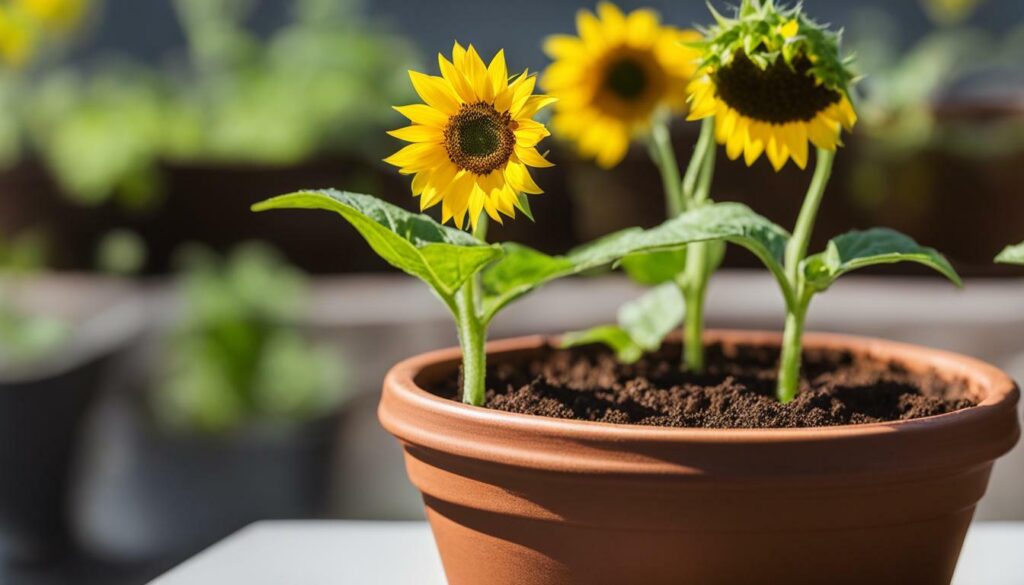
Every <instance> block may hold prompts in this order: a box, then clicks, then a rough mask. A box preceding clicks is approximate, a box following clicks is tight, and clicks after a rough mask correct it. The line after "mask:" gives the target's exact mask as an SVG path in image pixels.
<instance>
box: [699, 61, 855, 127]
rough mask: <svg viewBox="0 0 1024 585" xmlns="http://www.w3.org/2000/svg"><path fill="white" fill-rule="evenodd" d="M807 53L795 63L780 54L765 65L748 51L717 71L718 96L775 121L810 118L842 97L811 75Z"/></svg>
mask: <svg viewBox="0 0 1024 585" xmlns="http://www.w3.org/2000/svg"><path fill="white" fill-rule="evenodd" d="M810 69H811V62H810V60H808V59H807V58H806V57H802V56H801V57H797V58H796V59H794V60H793V67H792V68H790V66H789V65H786V63H785V62H784V61H783V60H782V59H781V58H780V59H776V60H775V62H774V63H772V64H771V65H769V66H768V68H767V69H761V68H760V67H758V66H757V65H755V64H754V63H753V62H752V61H751V60H750V58H748V57H747V56H746V55H745V54H744V53H737V54H736V56H735V57H733V59H732V62H731V63H729V64H728V65H726V66H725V67H722V68H721V69H719V70H718V71H717V72H716V73H715V75H714V78H715V88H716V90H717V92H718V96H719V97H720V98H721V99H722V101H724V102H725V103H726V104H728V105H729V106H730V107H732V108H733V109H734V110H736V111H737V112H739V113H740V114H742V115H744V116H746V117H748V118H752V119H754V120H759V121H761V122H768V123H771V124H785V123H787V122H797V121H805V122H806V121H809V120H812V119H814V117H815V116H816V115H817V114H818V113H819V112H821V111H822V110H824V109H825V108H827V107H828V106H830V105H832V104H834V103H836V102H838V101H839V99H840V98H841V97H842V96H840V94H839V92H837V91H835V90H832V89H829V88H827V87H825V86H824V85H823V84H819V83H817V82H816V80H815V78H814V76H813V75H808V71H810Z"/></svg>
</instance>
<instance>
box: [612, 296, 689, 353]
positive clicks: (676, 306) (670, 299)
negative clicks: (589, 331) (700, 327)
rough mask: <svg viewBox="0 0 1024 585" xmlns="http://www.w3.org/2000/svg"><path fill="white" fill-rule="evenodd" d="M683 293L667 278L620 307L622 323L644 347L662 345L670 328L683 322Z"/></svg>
mask: <svg viewBox="0 0 1024 585" xmlns="http://www.w3.org/2000/svg"><path fill="white" fill-rule="evenodd" d="M683 314H684V308H683V295H682V293H681V292H680V291H679V287H678V286H676V284H675V283H672V282H666V283H665V284H662V285H660V286H657V287H655V288H653V289H651V290H649V291H647V292H646V293H644V295H643V296H641V297H640V298H638V299H634V300H632V301H630V302H628V303H626V304H624V305H622V306H621V307H620V308H619V315H618V319H619V326H620V327H622V329H623V330H624V331H626V333H628V334H629V337H630V338H631V339H632V340H633V341H634V342H635V343H636V344H637V345H638V346H640V347H641V348H643V349H645V350H647V351H653V350H656V349H658V348H659V347H661V342H662V340H664V339H665V336H666V335H668V334H669V332H671V331H673V330H675V329H676V328H677V327H679V326H680V324H682V322H683Z"/></svg>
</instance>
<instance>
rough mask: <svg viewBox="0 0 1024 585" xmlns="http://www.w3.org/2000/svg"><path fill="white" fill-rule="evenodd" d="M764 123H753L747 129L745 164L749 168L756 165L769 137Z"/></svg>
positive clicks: (744, 151) (744, 147) (744, 150)
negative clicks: (755, 162)
mask: <svg viewBox="0 0 1024 585" xmlns="http://www.w3.org/2000/svg"><path fill="white" fill-rule="evenodd" d="M764 126H765V124H764V122H751V124H750V126H749V127H748V128H747V143H746V144H745V145H744V146H743V162H745V163H747V166H748V167H749V166H750V165H752V164H754V161H756V160H757V158H758V157H759V156H761V153H762V152H764V144H765V141H766V138H767V135H768V131H767V129H766V128H765V127H764Z"/></svg>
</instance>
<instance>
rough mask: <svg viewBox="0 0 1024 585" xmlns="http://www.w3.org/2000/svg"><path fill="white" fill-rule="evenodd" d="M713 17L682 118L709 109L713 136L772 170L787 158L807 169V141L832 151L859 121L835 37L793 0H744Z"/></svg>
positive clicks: (704, 113) (704, 115)
mask: <svg viewBox="0 0 1024 585" xmlns="http://www.w3.org/2000/svg"><path fill="white" fill-rule="evenodd" d="M712 12H714V11H713V10H712ZM714 16H715V20H716V21H717V24H716V26H714V27H712V28H711V29H709V30H708V31H707V34H706V36H705V39H704V40H703V41H701V42H699V43H696V44H695V46H697V47H699V48H701V49H702V50H703V52H704V55H703V59H702V61H701V65H700V69H699V70H698V73H697V77H696V78H695V79H694V80H693V81H692V82H690V85H689V89H688V91H689V93H690V114H689V118H688V119H690V120H699V119H702V118H707V117H708V116H714V117H715V139H716V140H717V141H718V143H719V144H723V145H725V147H726V154H728V156H729V158H731V159H733V160H735V159H737V158H739V156H740V155H741V154H742V155H743V158H744V161H745V162H746V163H747V165H748V166H749V165H752V164H753V163H754V161H755V160H757V159H758V157H760V156H761V154H762V153H764V154H765V155H767V157H768V160H769V161H771V163H772V166H773V167H775V170H779V169H781V168H782V167H783V166H784V165H785V164H786V161H787V160H789V159H793V162H795V163H796V164H797V166H799V167H800V168H805V167H806V166H807V151H808V142H810V143H811V144H814V146H816V147H818V148H822V149H826V150H835V149H836V147H838V146H839V145H840V144H841V140H840V133H841V131H842V130H844V129H845V130H846V131H847V132H849V131H850V130H852V129H853V125H854V124H855V123H856V121H857V114H856V113H855V112H854V109H853V105H852V104H851V102H850V96H849V87H850V85H851V84H852V83H853V74H852V73H851V72H850V70H849V67H848V66H849V60H848V59H847V60H843V59H841V58H840V56H839V39H838V36H837V35H836V34H835V33H832V32H830V31H828V30H826V29H825V28H824V27H822V26H821V25H819V24H817V23H815V22H814V21H812V20H810V19H809V18H807V17H806V16H805V15H804V14H803V13H802V12H801V10H800V7H799V6H797V7H794V8H776V7H775V5H774V3H773V2H772V1H771V0H764V1H763V2H761V1H760V0H743V3H742V4H741V5H740V7H739V8H738V9H737V13H736V17H735V18H725V17H723V16H722V15H720V14H718V13H714Z"/></svg>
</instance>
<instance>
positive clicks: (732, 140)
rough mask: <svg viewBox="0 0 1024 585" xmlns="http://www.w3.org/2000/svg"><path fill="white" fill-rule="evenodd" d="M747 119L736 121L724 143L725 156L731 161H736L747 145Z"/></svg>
mask: <svg viewBox="0 0 1024 585" xmlns="http://www.w3.org/2000/svg"><path fill="white" fill-rule="evenodd" d="M748 122H749V118H745V117H739V118H737V120H736V123H735V126H734V127H733V129H732V132H730V133H729V136H728V139H727V140H726V143H725V154H726V156H728V157H729V159H731V160H736V159H738V158H739V157H740V155H741V154H743V147H744V146H746V143H747V127H748V126H747V125H748Z"/></svg>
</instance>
